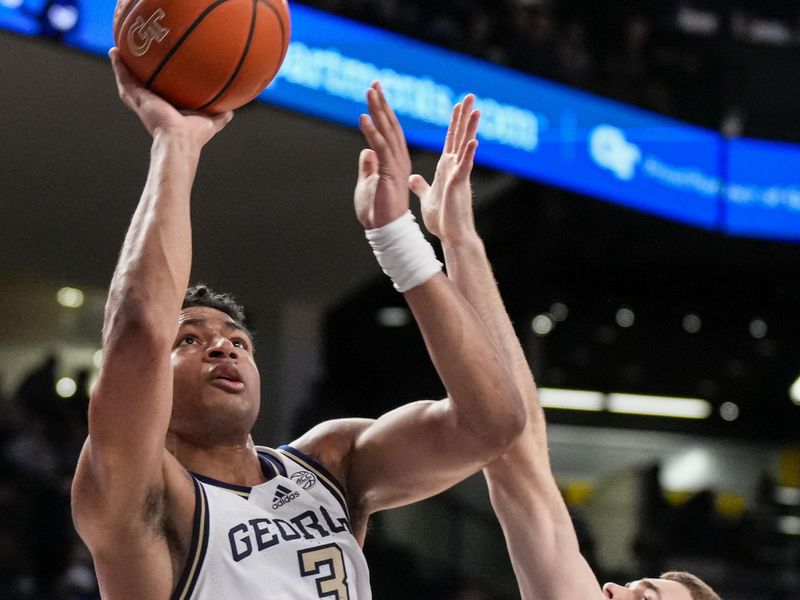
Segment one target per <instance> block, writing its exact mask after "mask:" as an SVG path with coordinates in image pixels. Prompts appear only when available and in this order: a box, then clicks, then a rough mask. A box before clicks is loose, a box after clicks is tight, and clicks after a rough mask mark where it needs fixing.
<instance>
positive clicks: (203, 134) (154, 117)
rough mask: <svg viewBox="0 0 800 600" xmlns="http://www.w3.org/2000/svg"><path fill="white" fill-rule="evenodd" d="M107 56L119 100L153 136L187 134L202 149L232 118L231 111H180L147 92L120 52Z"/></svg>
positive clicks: (111, 52)
mask: <svg viewBox="0 0 800 600" xmlns="http://www.w3.org/2000/svg"><path fill="white" fill-rule="evenodd" d="M108 55H109V57H110V58H111V66H112V67H113V69H114V76H115V77H116V80H117V89H118V90H119V97H120V98H121V99H122V101H123V102H124V103H125V104H126V105H127V106H128V107H129V108H130V109H131V110H132V111H133V112H135V113H136V114H137V116H138V117H139V119H140V120H141V122H142V124H143V125H144V126H145V128H146V129H147V131H148V132H149V133H150V135H152V136H153V137H155V136H156V134H158V133H170V134H184V135H186V136H187V137H188V139H189V140H190V141H191V142H192V143H194V144H196V146H197V149H198V150H199V149H200V148H202V147H203V146H204V145H205V144H206V143H208V141H209V140H211V138H213V137H214V136H215V135H216V134H217V133H218V132H220V131H222V129H223V128H224V127H225V126H226V125H227V124H228V123H229V122H230V121H231V119H232V118H233V112H232V111H229V112H226V113H222V114H219V115H215V116H211V115H206V114H203V113H186V114H183V113H181V112H179V111H178V110H177V109H175V108H174V107H173V106H172V105H171V104H169V103H168V102H167V101H166V100H163V99H162V98H160V97H159V96H157V95H156V94H154V93H153V92H151V91H149V90H147V89H145V88H144V87H143V86H142V85H141V84H140V83H139V82H138V81H137V80H136V79H135V78H134V77H133V75H131V73H130V71H128V69H127V68H126V67H125V65H124V64H123V63H122V59H121V58H120V56H119V50H117V49H116V48H113V49H112V50H111V51H110V52H109V53H108Z"/></svg>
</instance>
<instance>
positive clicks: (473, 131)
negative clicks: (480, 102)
mask: <svg viewBox="0 0 800 600" xmlns="http://www.w3.org/2000/svg"><path fill="white" fill-rule="evenodd" d="M480 122H481V113H480V111H479V110H473V111H472V113H470V115H469V120H468V121H467V126H466V130H465V131H464V139H463V141H462V143H461V146H460V148H459V152H458V159H459V160H461V159H462V158H463V156H464V153H465V152H466V149H467V147H468V145H469V142H471V141H473V140H476V139H477V138H478V126H479V125H480Z"/></svg>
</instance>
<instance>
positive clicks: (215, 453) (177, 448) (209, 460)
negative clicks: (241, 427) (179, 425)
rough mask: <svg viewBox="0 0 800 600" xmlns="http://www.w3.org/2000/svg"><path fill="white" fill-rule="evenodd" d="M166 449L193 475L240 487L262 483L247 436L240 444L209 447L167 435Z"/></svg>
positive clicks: (251, 445)
mask: <svg viewBox="0 0 800 600" xmlns="http://www.w3.org/2000/svg"><path fill="white" fill-rule="evenodd" d="M166 446H167V450H169V452H170V453H171V454H172V455H173V456H174V457H175V458H177V459H178V462H179V463H181V465H183V467H184V468H185V469H186V470H188V471H191V472H192V473H197V474H198V475H203V476H204V477H210V478H212V479H216V480H218V481H222V482H225V483H232V484H235V485H243V486H251V487H252V486H256V485H258V484H260V483H263V482H264V474H263V472H262V471H261V463H260V462H259V460H258V454H257V453H256V449H255V445H254V444H253V440H252V438H251V437H250V436H247V438H246V439H244V440H242V441H241V442H231V443H226V444H213V445H208V444H204V443H200V442H197V441H195V440H192V439H189V438H186V437H184V436H181V435H178V434H175V433H173V432H168V433H167V444H166Z"/></svg>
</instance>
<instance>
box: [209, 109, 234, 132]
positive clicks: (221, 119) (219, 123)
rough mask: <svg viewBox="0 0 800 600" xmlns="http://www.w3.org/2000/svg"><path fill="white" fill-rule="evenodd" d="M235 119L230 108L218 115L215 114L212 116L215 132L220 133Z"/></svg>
mask: <svg viewBox="0 0 800 600" xmlns="http://www.w3.org/2000/svg"><path fill="white" fill-rule="evenodd" d="M232 120H233V111H232V110H229V111H227V112H224V113H220V114H218V115H214V116H213V117H211V122H212V123H213V125H214V132H215V133H218V132H220V131H222V130H223V129H224V128H225V126H226V125H227V124H228V123H230V122H231V121H232Z"/></svg>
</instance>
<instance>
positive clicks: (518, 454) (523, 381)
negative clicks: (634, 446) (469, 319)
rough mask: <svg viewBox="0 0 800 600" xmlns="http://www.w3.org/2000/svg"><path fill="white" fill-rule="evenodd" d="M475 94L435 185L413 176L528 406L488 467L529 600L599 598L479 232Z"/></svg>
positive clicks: (458, 116)
mask: <svg viewBox="0 0 800 600" xmlns="http://www.w3.org/2000/svg"><path fill="white" fill-rule="evenodd" d="M472 102H473V99H472V98H471V97H470V98H468V99H467V101H466V105H465V106H463V107H458V106H457V107H456V110H455V111H454V116H453V122H452V123H451V128H450V131H449V133H448V140H447V142H446V145H445V152H444V154H443V156H442V159H441V161H440V163H439V167H438V169H437V175H436V180H435V181H434V183H433V186H432V187H431V188H428V186H427V184H425V182H424V180H422V179H421V178H420V177H418V176H415V177H413V178H412V179H411V185H412V189H414V191H415V192H416V193H417V194H418V195H420V196H421V198H422V205H423V214H424V215H425V222H426V225H428V228H429V229H431V230H432V231H433V232H434V233H435V234H436V235H438V236H439V237H440V238H441V239H442V246H443V249H444V254H445V261H446V264H447V271H448V275H449V277H450V279H451V280H452V281H453V283H454V284H455V285H456V286H457V287H458V289H459V290H460V291H461V292H462V293H463V294H464V296H465V297H466V299H467V300H468V301H469V303H470V304H471V305H472V306H473V308H474V309H475V310H476V312H477V313H478V315H479V316H480V318H481V320H482V321H483V323H484V324H485V326H486V328H487V329H488V331H490V332H491V335H492V338H493V339H494V343H495V346H496V347H497V349H498V351H499V353H500V355H501V357H502V359H503V361H504V363H505V364H506V365H508V367H509V368H510V370H511V374H512V377H513V380H514V383H515V385H516V387H517V389H518V390H519V392H520V394H521V395H522V397H523V398H524V400H525V402H526V405H527V412H528V420H527V424H526V427H525V430H524V432H523V434H522V435H521V436H520V437H519V438H518V439H517V441H515V442H514V444H513V445H512V446H511V447H510V448H509V449H508V451H507V452H506V453H505V454H503V456H501V457H500V458H498V459H497V460H495V461H494V462H492V463H491V464H489V465H488V466H487V467H486V468H485V469H484V474H485V476H486V480H487V482H488V485H489V493H490V496H491V500H492V505H493V507H494V509H495V512H496V513H497V516H498V519H499V521H500V524H501V526H502V528H503V533H504V535H505V536H506V542H507V544H508V548H509V552H510V554H511V558H512V562H513V566H514V571H515V574H516V576H517V580H518V582H519V585H520V591H521V593H522V597H523V599H524V600H533V599H542V600H544V599H549V598H555V597H562V596H564V591H565V590H569V592H570V594H571V595H574V597H576V598H592V597H598V596H599V594H600V588H599V586H598V584H597V580H596V579H595V577H594V575H593V574H592V572H591V570H590V569H589V567H588V565H587V564H586V562H585V560H584V559H583V557H582V556H581V554H580V551H579V548H578V541H577V537H576V535H575V530H574V528H573V526H572V522H571V519H570V516H569V513H568V511H567V508H566V506H565V504H564V502H563V500H562V498H561V494H560V492H559V490H558V487H557V485H556V482H555V480H554V478H553V475H552V472H551V470H550V462H549V457H548V449H547V431H546V423H545V419H544V411H543V410H542V408H541V406H540V405H539V402H538V394H537V390H536V385H535V383H534V379H533V375H532V374H531V371H530V367H529V366H528V362H527V360H526V358H525V354H524V352H523V350H522V347H521V346H520V343H519V340H518V338H517V336H516V332H515V331H514V328H513V325H512V323H511V320H510V319H509V317H508V313H507V311H506V309H505V307H504V305H503V301H502V298H501V296H500V292H499V290H498V288H497V284H496V282H495V279H494V276H493V274H492V269H491V265H490V263H489V260H488V258H487V256H486V251H485V248H484V245H483V242H482V240H481V239H480V237H479V236H478V234H477V231H476V229H475V227H474V219H473V216H472V191H471V188H470V185H469V173H470V170H471V168H472V156H473V155H474V151H475V147H476V144H477V143H476V142H475V141H474V138H475V134H476V132H477V122H478V118H479V115H478V114H477V113H473V112H472Z"/></svg>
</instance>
